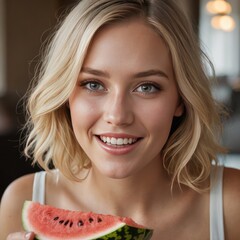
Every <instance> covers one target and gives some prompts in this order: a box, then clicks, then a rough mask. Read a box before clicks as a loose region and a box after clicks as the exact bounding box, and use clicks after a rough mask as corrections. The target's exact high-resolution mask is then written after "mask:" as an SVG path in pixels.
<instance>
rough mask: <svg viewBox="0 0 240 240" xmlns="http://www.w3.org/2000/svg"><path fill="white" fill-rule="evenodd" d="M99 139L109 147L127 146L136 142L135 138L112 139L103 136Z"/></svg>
mask: <svg viewBox="0 0 240 240" xmlns="http://www.w3.org/2000/svg"><path fill="white" fill-rule="evenodd" d="M100 139H101V140H102V141H103V142H105V143H107V144H111V145H127V144H132V143H135V142H136V141H137V139H136V138H114V137H111V138H110V137H105V136H100Z"/></svg>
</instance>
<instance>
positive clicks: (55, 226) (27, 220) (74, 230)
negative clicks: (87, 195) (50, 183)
mask: <svg viewBox="0 0 240 240" xmlns="http://www.w3.org/2000/svg"><path fill="white" fill-rule="evenodd" d="M22 221H23V227H24V229H25V230H26V231H32V232H34V233H35V234H36V239H40V240H90V239H102V240H115V239H119V240H123V239H126V240H131V239H134V240H147V239H151V236H152V234H153V230H151V229H147V228H144V227H143V226H142V225H139V224H137V223H135V222H134V221H133V220H132V219H131V218H126V217H117V216H112V215H103V214H96V213H92V212H80V211H69V210H64V209H59V208H55V207H51V206H47V205H42V204H40V203H36V202H32V201H26V202H25V203H24V206H23V211H22Z"/></svg>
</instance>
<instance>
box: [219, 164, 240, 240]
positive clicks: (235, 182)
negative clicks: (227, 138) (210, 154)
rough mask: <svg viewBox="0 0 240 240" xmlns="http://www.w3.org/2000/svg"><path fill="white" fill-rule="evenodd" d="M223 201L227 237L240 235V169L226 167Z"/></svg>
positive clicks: (232, 237)
mask: <svg viewBox="0 0 240 240" xmlns="http://www.w3.org/2000/svg"><path fill="white" fill-rule="evenodd" d="M223 194H224V197H223V202H224V218H225V219H224V221H225V235H226V239H238V238H239V236H240V225H239V223H240V170H237V169H232V168H225V169H224V181H223Z"/></svg>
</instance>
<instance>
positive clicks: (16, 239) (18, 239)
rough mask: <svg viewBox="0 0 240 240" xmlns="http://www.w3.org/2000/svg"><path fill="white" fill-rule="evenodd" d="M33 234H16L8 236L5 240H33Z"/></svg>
mask: <svg viewBox="0 0 240 240" xmlns="http://www.w3.org/2000/svg"><path fill="white" fill-rule="evenodd" d="M33 239H34V233H31V232H17V233H11V234H9V235H8V237H7V239H6V240H33Z"/></svg>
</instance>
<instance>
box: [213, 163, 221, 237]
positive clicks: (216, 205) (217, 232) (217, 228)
mask: <svg viewBox="0 0 240 240" xmlns="http://www.w3.org/2000/svg"><path fill="white" fill-rule="evenodd" d="M223 169H224V166H222V165H219V166H217V170H216V172H215V171H214V172H213V174H211V191H210V239H211V240H224V220H223Z"/></svg>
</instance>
